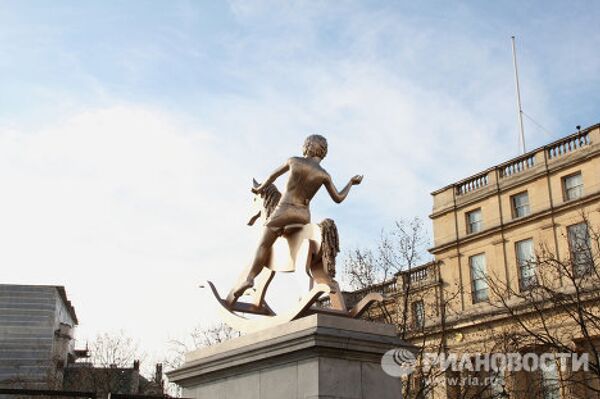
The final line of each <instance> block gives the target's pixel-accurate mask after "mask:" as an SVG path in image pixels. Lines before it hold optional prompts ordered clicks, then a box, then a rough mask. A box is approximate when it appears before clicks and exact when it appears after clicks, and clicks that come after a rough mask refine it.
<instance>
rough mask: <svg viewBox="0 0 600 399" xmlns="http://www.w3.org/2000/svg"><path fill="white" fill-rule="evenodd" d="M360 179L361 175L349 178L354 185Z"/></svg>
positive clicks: (360, 180)
mask: <svg viewBox="0 0 600 399" xmlns="http://www.w3.org/2000/svg"><path fill="white" fill-rule="evenodd" d="M362 179H363V176H362V175H356V176H354V177H353V178H352V179H350V181H351V182H352V185H353V186H356V185H358V184H360V182H362Z"/></svg>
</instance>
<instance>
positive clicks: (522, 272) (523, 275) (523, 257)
mask: <svg viewBox="0 0 600 399" xmlns="http://www.w3.org/2000/svg"><path fill="white" fill-rule="evenodd" d="M515 252H516V254H517V265H518V267H519V284H520V286H521V291H524V290H528V289H529V288H531V287H533V286H534V285H536V284H537V278H536V276H535V254H534V253H533V240H532V239H531V238H530V239H528V240H523V241H517V243H516V244H515Z"/></svg>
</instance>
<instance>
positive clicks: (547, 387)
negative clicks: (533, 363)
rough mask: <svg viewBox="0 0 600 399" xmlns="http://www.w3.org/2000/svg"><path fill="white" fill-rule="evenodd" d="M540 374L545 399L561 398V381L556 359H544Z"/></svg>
mask: <svg viewBox="0 0 600 399" xmlns="http://www.w3.org/2000/svg"><path fill="white" fill-rule="evenodd" d="M540 374H541V377H542V378H541V380H542V394H543V397H544V399H560V383H559V380H558V367H557V366H556V360H555V359H552V358H546V359H544V363H543V364H541V365H540Z"/></svg>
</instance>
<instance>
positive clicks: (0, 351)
mask: <svg viewBox="0 0 600 399" xmlns="http://www.w3.org/2000/svg"><path fill="white" fill-rule="evenodd" d="M76 325H77V315H76V314H75V309H74V308H73V306H72V305H71V302H70V301H69V300H68V299H67V295H66V292H65V289H64V287H61V286H49V285H48V286H46V285H39V286H34V285H13V284H0V386H7V387H29V388H45V389H56V388H60V387H62V380H63V374H64V370H65V368H66V366H67V364H68V363H69V362H70V361H72V360H73V357H74V339H73V337H74V329H75V326H76Z"/></svg>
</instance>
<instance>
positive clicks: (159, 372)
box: [154, 363, 163, 387]
mask: <svg viewBox="0 0 600 399" xmlns="http://www.w3.org/2000/svg"><path fill="white" fill-rule="evenodd" d="M154 382H156V383H157V384H158V385H160V386H161V387H162V386H163V365H162V363H156V373H155V374H154Z"/></svg>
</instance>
